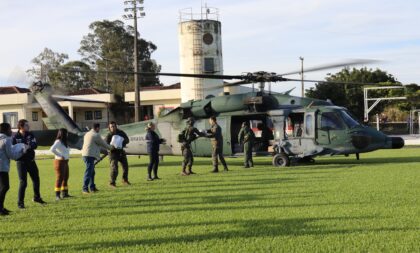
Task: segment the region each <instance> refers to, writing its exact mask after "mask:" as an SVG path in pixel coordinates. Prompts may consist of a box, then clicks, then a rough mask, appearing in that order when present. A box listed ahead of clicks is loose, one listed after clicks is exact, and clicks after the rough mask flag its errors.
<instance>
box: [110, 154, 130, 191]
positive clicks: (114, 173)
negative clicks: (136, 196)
mask: <svg viewBox="0 0 420 253" xmlns="http://www.w3.org/2000/svg"><path fill="white" fill-rule="evenodd" d="M118 162H120V163H121V166H122V170H123V175H122V179H123V181H126V182H127V181H128V161H127V155H126V154H120V155H116V156H113V157H111V158H110V159H109V163H110V166H111V183H112V184H115V181H116V180H117V177H118Z"/></svg>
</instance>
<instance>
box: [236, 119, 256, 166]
mask: <svg viewBox="0 0 420 253" xmlns="http://www.w3.org/2000/svg"><path fill="white" fill-rule="evenodd" d="M254 139H255V134H254V132H253V131H252V129H251V128H250V127H249V121H245V122H243V123H242V128H241V131H240V132H239V135H238V142H239V143H240V144H243V145H244V168H249V167H254V162H253V161H252V147H253V146H254Z"/></svg>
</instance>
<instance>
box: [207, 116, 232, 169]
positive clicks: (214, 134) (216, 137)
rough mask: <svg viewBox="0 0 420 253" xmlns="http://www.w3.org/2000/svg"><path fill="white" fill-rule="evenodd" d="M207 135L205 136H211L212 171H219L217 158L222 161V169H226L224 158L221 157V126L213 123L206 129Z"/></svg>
mask: <svg viewBox="0 0 420 253" xmlns="http://www.w3.org/2000/svg"><path fill="white" fill-rule="evenodd" d="M208 132H209V135H208V136H207V137H209V138H211V146H212V153H211V156H212V159H213V172H219V166H218V165H219V163H218V159H220V162H221V163H222V165H223V167H224V170H225V171H227V170H228V167H227V165H226V161H225V158H224V157H223V136H222V128H221V127H220V126H219V125H218V124H217V123H215V124H214V125H212V126H211V128H210V130H208Z"/></svg>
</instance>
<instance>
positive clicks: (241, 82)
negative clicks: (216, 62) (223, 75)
mask: <svg viewBox="0 0 420 253" xmlns="http://www.w3.org/2000/svg"><path fill="white" fill-rule="evenodd" d="M250 83H251V82H249V81H245V80H243V81H238V82H233V83H224V84H222V85H217V86H213V87H208V88H203V89H204V90H217V89H222V88H225V87H235V86H240V85H243V84H250Z"/></svg>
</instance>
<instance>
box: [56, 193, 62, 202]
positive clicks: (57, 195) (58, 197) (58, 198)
mask: <svg viewBox="0 0 420 253" xmlns="http://www.w3.org/2000/svg"><path fill="white" fill-rule="evenodd" d="M60 193H61V192H60V191H56V192H55V200H56V201H59V200H61V197H60Z"/></svg>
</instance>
